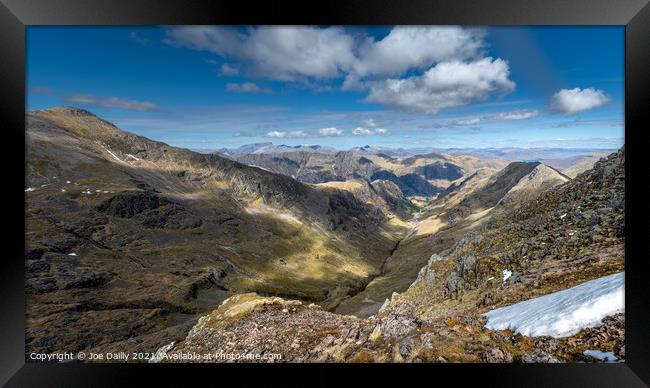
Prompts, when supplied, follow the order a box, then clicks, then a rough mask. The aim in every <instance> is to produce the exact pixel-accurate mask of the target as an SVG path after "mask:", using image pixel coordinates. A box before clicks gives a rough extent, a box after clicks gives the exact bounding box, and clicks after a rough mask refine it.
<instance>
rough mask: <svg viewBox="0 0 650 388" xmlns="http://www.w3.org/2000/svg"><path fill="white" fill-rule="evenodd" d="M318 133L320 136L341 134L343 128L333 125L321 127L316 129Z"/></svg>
mask: <svg viewBox="0 0 650 388" xmlns="http://www.w3.org/2000/svg"><path fill="white" fill-rule="evenodd" d="M318 134H319V135H321V136H341V135H342V134H343V130H342V129H338V128H334V127H332V128H321V129H319V130H318Z"/></svg>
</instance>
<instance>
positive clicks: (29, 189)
mask: <svg viewBox="0 0 650 388" xmlns="http://www.w3.org/2000/svg"><path fill="white" fill-rule="evenodd" d="M30 191H34V188H33V187H28V188H26V189H25V192H26V193H29V192H30Z"/></svg>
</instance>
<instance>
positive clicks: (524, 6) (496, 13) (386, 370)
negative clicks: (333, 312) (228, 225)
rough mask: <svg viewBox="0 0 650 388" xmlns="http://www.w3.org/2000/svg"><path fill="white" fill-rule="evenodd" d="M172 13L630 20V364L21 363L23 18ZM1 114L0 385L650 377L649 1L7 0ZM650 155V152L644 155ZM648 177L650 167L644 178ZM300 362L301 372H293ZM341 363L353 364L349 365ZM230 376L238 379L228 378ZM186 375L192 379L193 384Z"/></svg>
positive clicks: (359, 19)
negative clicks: (649, 226)
mask: <svg viewBox="0 0 650 388" xmlns="http://www.w3.org/2000/svg"><path fill="white" fill-rule="evenodd" d="M172 24H193V25H196V24H204V25H207V24H317V25H324V24H327V25H329V24H337V25H349V24H363V25H384V24H385V25H395V24H463V25H624V26H625V37H626V42H625V62H626V64H625V72H626V74H625V76H626V79H625V143H626V145H625V147H626V148H627V150H626V165H627V167H626V176H627V179H626V197H627V198H626V214H625V218H626V231H625V235H626V252H625V254H626V262H625V266H626V362H625V363H624V364H597V365H595V364H566V365H551V364H548V365H546V364H544V365H542V364H530V365H524V364H518V365H504V364H500V365H470V364H460V365H459V364H457V365H450V364H446V365H442V364H436V365H392V364H391V365H323V364H311V365H186V366H180V365H167V366H162V365H143V364H132V365H125V364H110V365H99V364H77V363H67V364H34V363H27V364H26V363H25V356H24V354H25V340H24V339H25V338H24V335H25V327H24V319H25V306H24V302H25V298H24V243H23V242H24V235H23V232H24V207H23V208H21V207H20V206H19V205H18V204H20V203H23V204H24V198H25V197H24V190H23V186H24V172H25V171H24V164H22V166H23V168H20V167H19V166H21V164H20V163H19V161H20V160H21V158H22V160H24V150H25V138H24V135H25V133H24V129H25V28H26V26H29V25H172ZM0 53H1V54H0V85H2V86H1V87H0V117H1V118H2V121H1V123H2V125H1V127H2V129H3V131H2V136H3V139H4V140H5V142H4V150H3V151H2V152H1V153H2V158H3V159H4V160H3V161H4V163H3V166H4V167H5V169H4V174H3V175H5V179H4V182H5V186H6V187H5V190H4V195H5V198H6V199H5V201H4V202H3V203H4V205H5V209H3V210H4V212H3V213H5V214H6V219H5V228H4V232H3V235H4V236H5V237H6V238H7V239H6V240H5V245H6V247H5V249H4V255H2V259H3V260H2V269H1V270H0V304H1V308H0V333H2V339H0V343H1V345H0V350H1V351H2V353H1V354H0V384H5V383H6V384H7V386H15V387H24V386H68V387H70V386H93V387H97V386H115V385H118V384H120V385H128V383H131V382H134V381H135V380H134V379H135V378H136V377H140V378H142V377H144V380H143V381H142V383H146V384H159V381H162V382H165V383H167V384H169V383H172V382H184V383H187V380H188V379H189V378H191V377H196V376H202V375H203V376H202V377H207V378H208V380H207V381H210V382H212V383H219V384H220V385H221V384H226V383H227V382H226V380H225V379H226V378H232V377H235V378H236V379H237V381H238V382H239V384H241V385H243V386H250V385H251V384H252V381H253V380H257V382H259V383H264V384H266V385H270V384H271V383H273V382H276V383H278V384H281V385H300V386H312V385H325V384H327V385H339V384H342V383H350V382H355V381H356V382H357V383H359V384H361V383H363V384H366V385H367V384H370V383H371V382H372V381H373V380H376V381H377V382H388V381H390V380H395V382H402V383H407V380H408V379H410V378H412V377H418V378H420V379H425V380H421V381H422V382H424V383H426V382H427V381H429V382H430V384H429V383H427V385H436V384H438V383H443V382H444V381H445V380H443V376H444V377H447V378H449V377H451V378H453V380H451V381H453V384H454V385H456V384H460V385H461V386H462V385H463V384H464V383H467V382H470V381H472V382H480V383H481V384H482V386H522V385H523V386H527V387H537V386H540V387H541V386H556V387H559V386H588V387H600V386H612V387H613V386H616V387H637V386H647V384H650V362H649V360H650V330H648V324H647V322H648V315H649V314H648V311H649V310H650V309H649V303H648V301H649V300H650V291H649V290H650V288H648V287H646V285H645V281H646V277H647V276H648V272H647V271H645V269H646V264H645V261H646V255H645V251H646V250H645V249H644V246H643V245H642V244H643V240H644V234H645V230H644V229H645V228H644V226H645V225H646V222H647V221H646V220H647V218H646V215H647V214H646V213H647V210H645V208H646V207H647V206H644V203H643V199H644V197H643V193H642V191H641V190H639V189H642V184H643V183H642V182H643V180H644V177H646V176H647V173H644V168H643V164H644V160H643V157H644V156H645V155H644V151H645V144H644V142H643V139H642V137H643V132H644V131H645V130H646V128H645V127H644V125H643V124H644V123H646V122H647V120H646V119H647V118H648V115H649V114H650V113H649V112H650V109H649V107H648V104H649V103H650V92H649V89H650V75H649V74H650V5H648V0H624V1H623V0H619V1H616V2H612V1H608V0H534V1H520V0H519V1H518V0H501V1H476V0H454V1H442V0H434V1H431V0H409V1H401V2H398V1H387V0H375V1H370V0H363V1H361V0H348V1H343V0H339V1H328V2H318V3H311V2H304V3H300V4H293V3H290V2H278V1H266V2H260V3H259V4H251V3H244V2H236V1H205V0H195V1H187V2H181V1H174V0H119V1H117V0H112V1H101V2H100V1H84V0H0ZM646 163H647V162H646ZM646 179H647V178H646ZM298 370H299V371H300V372H302V373H301V376H299V377H298V376H297V375H296V372H297V371H298ZM340 372H349V373H346V376H343V375H342V374H341V373H340ZM228 384H229V385H237V384H234V383H231V382H228ZM186 385H189V384H186Z"/></svg>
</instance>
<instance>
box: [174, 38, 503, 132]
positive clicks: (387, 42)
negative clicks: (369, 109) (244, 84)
mask: <svg viewBox="0 0 650 388" xmlns="http://www.w3.org/2000/svg"><path fill="white" fill-rule="evenodd" d="M163 42H165V43H167V44H169V45H172V46H175V47H186V48H190V49H193V50H201V51H208V52H211V53H213V54H217V55H219V56H222V57H224V58H229V59H231V60H234V61H236V62H237V63H238V65H239V66H240V68H241V69H239V68H238V71H239V70H241V72H243V73H245V74H248V75H251V76H256V77H263V78H269V79H273V80H280V81H290V82H298V83H301V84H303V85H307V86H308V87H309V85H322V84H323V83H325V84H327V83H328V82H330V81H331V80H332V79H337V78H338V79H341V78H342V79H343V84H342V86H341V88H342V89H343V90H354V91H368V92H369V94H368V96H367V97H366V99H365V100H364V101H366V102H376V103H379V104H382V105H386V106H389V107H393V108H399V109H406V110H414V111H420V112H426V113H437V112H438V111H439V110H440V109H444V108H449V107H454V106H459V105H465V104H468V103H471V102H472V101H474V100H477V99H485V98H488V97H490V96H491V95H492V94H499V93H505V92H509V91H512V90H513V89H514V87H515V84H514V82H512V81H511V80H509V79H508V77H509V68H508V64H507V62H506V61H504V60H502V59H492V58H484V48H485V47H486V42H485V31H484V30H482V29H476V28H464V27H459V26H431V27H410V26H407V27H395V28H393V29H392V30H391V31H390V32H389V33H388V34H387V35H386V36H385V37H383V38H382V39H380V40H375V38H373V37H371V36H369V35H363V34H358V33H353V32H350V31H346V30H345V29H344V28H341V27H328V28H320V27H293V26H288V27H256V28H247V29H241V28H240V29H237V28H233V27H203V26H197V27H177V28H171V29H169V30H167V36H166V37H165V39H163ZM224 66H230V65H225V64H224V65H223V66H222V74H226V73H227V72H228V71H229V70H225V71H224ZM230 67H231V66H230ZM423 72H424V73H423ZM404 74H410V76H409V77H406V78H402V77H403V75H404ZM413 74H415V75H413ZM364 125H365V124H364Z"/></svg>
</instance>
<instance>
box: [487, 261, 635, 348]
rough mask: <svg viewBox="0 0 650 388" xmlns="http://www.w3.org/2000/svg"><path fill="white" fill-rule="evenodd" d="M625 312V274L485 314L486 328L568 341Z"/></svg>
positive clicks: (592, 281)
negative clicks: (566, 339)
mask: <svg viewBox="0 0 650 388" xmlns="http://www.w3.org/2000/svg"><path fill="white" fill-rule="evenodd" d="M623 311H625V272H619V273H616V274H613V275H609V276H605V277H602V278H599V279H595V280H591V281H588V282H586V283H582V284H580V285H578V286H575V287H571V288H567V289H565V290H562V291H558V292H554V293H552V294H548V295H544V296H540V297H538V298H533V299H529V300H526V301H523V302H519V303H516V304H513V305H510V306H507V307H502V308H498V309H496V310H492V311H489V312H487V313H486V314H485V317H486V318H487V319H488V322H487V324H486V325H485V327H487V328H488V329H494V330H505V329H510V330H513V331H516V332H519V333H521V334H523V335H525V336H532V337H535V336H542V335H549V336H551V337H556V338H559V337H567V336H571V335H574V334H576V333H578V332H579V331H580V330H582V329H585V328H588V327H595V326H599V325H600V323H601V320H602V319H603V318H605V317H607V316H610V315H614V314H616V313H620V312H623Z"/></svg>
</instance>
